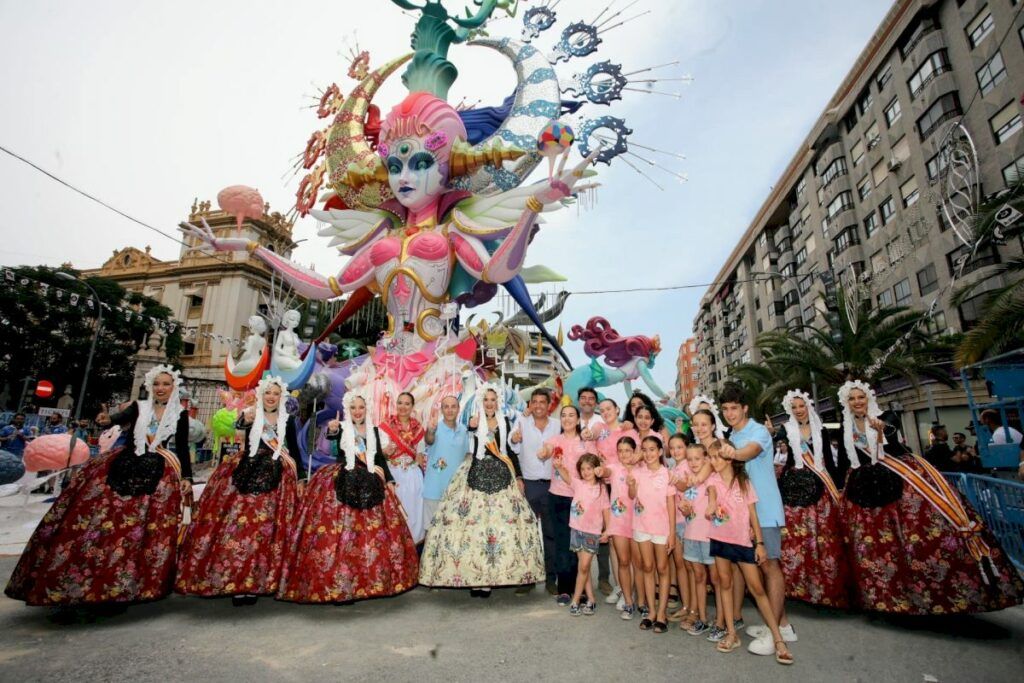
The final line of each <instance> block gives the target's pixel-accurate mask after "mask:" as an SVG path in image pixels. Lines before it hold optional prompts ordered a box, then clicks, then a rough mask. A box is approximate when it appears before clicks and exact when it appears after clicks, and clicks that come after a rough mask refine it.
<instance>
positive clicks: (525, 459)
mask: <svg viewBox="0 0 1024 683" xmlns="http://www.w3.org/2000/svg"><path fill="white" fill-rule="evenodd" d="M550 407H551V394H549V393H548V391H547V389H535V390H534V391H533V393H532V394H530V403H529V405H528V406H527V408H526V411H527V414H526V415H524V416H523V417H522V418H521V419H520V420H519V421H518V422H517V423H516V426H515V427H513V429H512V433H511V434H509V443H510V444H511V447H512V450H513V451H514V452H515V453H516V454H517V455H518V456H519V466H520V468H521V469H522V472H523V483H524V484H525V488H526V491H525V493H526V500H527V501H528V502H529V503H530V507H531V508H532V509H533V512H534V514H535V515H537V517H538V518H540V526H541V531H542V533H543V535H544V572H545V574H546V575H547V581H546V583H547V589H548V592H549V593H551V594H552V595H554V594H555V593H556V592H557V590H556V587H555V570H554V566H553V564H554V558H555V548H554V546H555V536H554V532H553V531H552V529H551V517H550V515H549V514H548V489H549V488H550V487H551V459H550V458H549V459H546V460H541V459H540V458H538V457H537V454H538V453H539V452H540V449H541V447H542V446H543V445H544V442H545V441H547V440H548V439H550V438H552V437H555V436H558V435H559V434H560V433H561V431H562V426H561V424H560V423H559V421H558V420H557V419H552V418H551V416H550V415H549V414H548V410H549V409H550ZM531 590H533V586H531V585H529V584H527V585H525V586H520V587H519V588H517V589H516V595H525V594H526V593H529V592H530V591H531Z"/></svg>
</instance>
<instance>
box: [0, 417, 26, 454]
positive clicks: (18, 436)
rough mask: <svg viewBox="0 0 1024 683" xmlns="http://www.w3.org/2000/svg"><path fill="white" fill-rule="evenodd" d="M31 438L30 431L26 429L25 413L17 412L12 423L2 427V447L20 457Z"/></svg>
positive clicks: (0, 445) (0, 442)
mask: <svg viewBox="0 0 1024 683" xmlns="http://www.w3.org/2000/svg"><path fill="white" fill-rule="evenodd" d="M30 438H31V435H30V434H29V431H28V430H27V429H25V413H15V414H14V418H13V419H12V420H11V424H9V425H7V426H5V427H3V428H2V429H0V449H3V450H5V451H7V452H8V453H13V454H14V455H16V456H18V457H19V458H20V457H21V456H22V455H23V454H24V453H25V444H26V443H28V441H29V439H30Z"/></svg>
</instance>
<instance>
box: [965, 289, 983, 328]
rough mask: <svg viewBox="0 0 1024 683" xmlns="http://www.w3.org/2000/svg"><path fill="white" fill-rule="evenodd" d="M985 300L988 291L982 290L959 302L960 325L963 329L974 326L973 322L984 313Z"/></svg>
mask: <svg viewBox="0 0 1024 683" xmlns="http://www.w3.org/2000/svg"><path fill="white" fill-rule="evenodd" d="M987 301H988V292H983V293H981V294H979V295H977V296H972V297H971V298H970V299H968V300H967V301H965V302H963V303H962V304H960V326H961V327H963V329H964V330H969V329H970V328H972V327H974V324H975V323H977V322H978V320H979V319H980V318H981V317H982V315H984V312H985V303H986V302H987Z"/></svg>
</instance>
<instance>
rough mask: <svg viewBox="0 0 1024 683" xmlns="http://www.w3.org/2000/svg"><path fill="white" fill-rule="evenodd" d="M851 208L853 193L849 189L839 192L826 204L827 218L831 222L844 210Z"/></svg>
mask: <svg viewBox="0 0 1024 683" xmlns="http://www.w3.org/2000/svg"><path fill="white" fill-rule="evenodd" d="M852 208H853V194H852V193H851V192H850V191H849V190H845V191H843V192H840V193H839V195H838V196H837V197H836V198H835V199H833V200H832V201H831V202H830V203H829V205H828V220H829V221H830V222H831V221H832V220H835V217H836V216H838V215H839V214H841V213H842V212H844V211H848V210H850V209H852Z"/></svg>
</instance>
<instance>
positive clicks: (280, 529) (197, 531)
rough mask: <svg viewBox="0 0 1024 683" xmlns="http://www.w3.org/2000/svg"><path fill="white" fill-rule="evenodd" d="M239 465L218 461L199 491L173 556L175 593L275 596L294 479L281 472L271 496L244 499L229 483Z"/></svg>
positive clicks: (289, 472)
mask: <svg viewBox="0 0 1024 683" xmlns="http://www.w3.org/2000/svg"><path fill="white" fill-rule="evenodd" d="M238 461H239V456H237V455H236V456H233V457H231V458H229V459H227V460H225V461H224V462H222V463H221V464H220V465H219V466H218V467H217V469H216V470H214V472H213V474H212V475H211V476H210V479H209V481H207V483H206V488H204V489H203V495H202V497H201V498H200V499H199V504H198V506H197V508H196V510H195V511H194V512H193V515H192V523H191V524H190V525H189V526H188V529H187V530H186V532H185V538H184V539H183V541H182V544H181V548H180V550H179V553H178V578H177V580H176V581H175V582H174V589H175V590H176V591H177V592H179V593H184V594H185V595H200V596H203V597H213V596H226V595H241V594H250V595H273V594H275V593H277V588H278V582H279V580H280V578H281V565H282V563H283V561H284V554H285V549H286V548H287V547H288V539H289V537H290V536H291V531H292V518H293V515H294V513H295V507H296V505H297V502H296V501H297V494H296V482H295V474H294V472H292V470H290V469H289V468H287V467H285V468H284V470H283V472H282V475H281V481H280V483H278V485H277V488H276V489H274V490H273V491H270V492H267V493H254V494H244V493H241V492H239V490H238V489H237V488H235V485H234V483H233V482H232V481H231V475H232V474H233V473H234V471H235V467H236V466H237V465H238Z"/></svg>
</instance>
